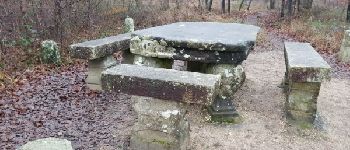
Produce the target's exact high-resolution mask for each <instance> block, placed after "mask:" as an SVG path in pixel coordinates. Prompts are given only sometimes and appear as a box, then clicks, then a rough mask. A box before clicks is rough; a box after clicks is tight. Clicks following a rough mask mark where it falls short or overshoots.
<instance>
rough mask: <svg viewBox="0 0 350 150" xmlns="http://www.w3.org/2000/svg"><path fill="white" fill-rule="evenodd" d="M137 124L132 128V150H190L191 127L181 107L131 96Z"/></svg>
mask: <svg viewBox="0 0 350 150" xmlns="http://www.w3.org/2000/svg"><path fill="white" fill-rule="evenodd" d="M131 100H132V105H133V109H134V111H135V112H136V114H137V122H136V123H135V125H134V126H133V131H132V136H131V148H133V149H137V150H138V149H146V150H147V149H152V150H153V149H166V150H168V149H171V150H172V149H179V150H185V149H186V147H188V146H189V140H190V137H189V136H190V133H189V132H190V125H189V122H188V121H187V118H186V109H185V107H184V105H183V104H182V103H179V102H174V101H168V100H160V99H155V98H151V97H140V96H132V97H131Z"/></svg>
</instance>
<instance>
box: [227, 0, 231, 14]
mask: <svg viewBox="0 0 350 150" xmlns="http://www.w3.org/2000/svg"><path fill="white" fill-rule="evenodd" d="M227 11H228V13H231V0H227Z"/></svg>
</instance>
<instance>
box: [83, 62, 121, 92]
mask: <svg viewBox="0 0 350 150" xmlns="http://www.w3.org/2000/svg"><path fill="white" fill-rule="evenodd" d="M116 64H117V61H116V60H115V59H114V58H113V56H107V57H103V58H98V59H94V60H90V61H89V65H88V76H87V78H86V83H87V84H88V87H89V88H90V89H93V90H101V89H102V88H101V74H102V71H104V70H105V69H107V68H109V67H112V66H115V65H116Z"/></svg>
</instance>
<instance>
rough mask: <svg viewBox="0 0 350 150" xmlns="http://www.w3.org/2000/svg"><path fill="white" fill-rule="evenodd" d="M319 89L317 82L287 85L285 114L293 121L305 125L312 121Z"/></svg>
mask: <svg viewBox="0 0 350 150" xmlns="http://www.w3.org/2000/svg"><path fill="white" fill-rule="evenodd" d="M320 87H321V83H319V82H304V83H298V82H290V83H289V85H288V91H287V109H288V111H287V112H288V114H289V115H290V117H291V118H292V119H293V120H295V121H298V122H305V123H307V122H309V123H312V122H313V121H314V119H315V117H316V111H317V97H318V95H319V91H320Z"/></svg>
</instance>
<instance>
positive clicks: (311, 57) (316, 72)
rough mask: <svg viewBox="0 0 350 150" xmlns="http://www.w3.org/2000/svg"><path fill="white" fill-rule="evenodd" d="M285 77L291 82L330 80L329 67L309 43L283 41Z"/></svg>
mask: <svg viewBox="0 0 350 150" xmlns="http://www.w3.org/2000/svg"><path fill="white" fill-rule="evenodd" d="M285 58H286V65H287V78H288V79H289V80H291V81H293V82H322V81H324V80H330V72H331V67H330V66H329V65H328V63H327V62H326V61H324V60H323V58H322V57H321V56H320V55H319V54H318V53H317V52H316V51H315V50H314V48H313V47H312V46H311V45H310V44H309V43H298V42H285Z"/></svg>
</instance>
